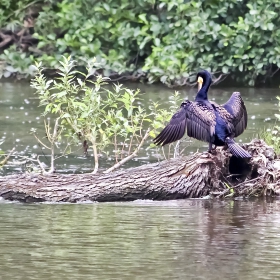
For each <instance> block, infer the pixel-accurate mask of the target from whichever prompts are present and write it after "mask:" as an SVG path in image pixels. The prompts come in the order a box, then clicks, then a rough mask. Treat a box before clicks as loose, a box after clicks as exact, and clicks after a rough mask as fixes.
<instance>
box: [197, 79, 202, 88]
mask: <svg viewBox="0 0 280 280" xmlns="http://www.w3.org/2000/svg"><path fill="white" fill-rule="evenodd" d="M197 83H198V91H200V89H201V88H202V84H203V79H202V78H201V77H198V79H197Z"/></svg>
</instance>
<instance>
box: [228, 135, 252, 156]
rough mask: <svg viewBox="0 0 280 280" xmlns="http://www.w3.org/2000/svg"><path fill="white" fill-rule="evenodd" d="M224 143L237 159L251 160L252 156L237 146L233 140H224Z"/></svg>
mask: <svg viewBox="0 0 280 280" xmlns="http://www.w3.org/2000/svg"><path fill="white" fill-rule="evenodd" d="M226 143H227V145H228V148H229V150H230V152H231V153H232V154H233V155H234V156H236V157H239V158H251V157H252V156H251V155H250V154H249V153H248V152H247V151H245V150H244V149H243V148H242V147H241V146H240V145H238V144H237V143H236V142H235V141H234V140H233V139H231V138H229V137H228V138H226Z"/></svg>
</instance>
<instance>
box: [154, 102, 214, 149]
mask: <svg viewBox="0 0 280 280" xmlns="http://www.w3.org/2000/svg"><path fill="white" fill-rule="evenodd" d="M215 125H216V117H215V113H214V110H213V109H212V108H211V107H209V106H207V105H205V104H204V103H202V102H191V101H188V100H187V101H184V102H183V103H182V104H181V107H180V109H179V110H178V111H177V112H176V113H175V114H174V115H173V116H172V118H171V120H170V122H169V123H168V124H167V126H166V127H165V128H164V129H163V130H162V131H161V133H160V134H159V135H158V136H157V137H156V138H155V139H154V143H155V144H156V145H162V146H163V145H166V144H169V143H172V142H175V141H177V140H179V139H181V138H182V137H183V136H184V134H185V131H186V129H187V135H188V136H189V137H193V138H196V139H198V140H201V141H205V142H210V141H211V138H212V137H213V135H214V133H215Z"/></svg>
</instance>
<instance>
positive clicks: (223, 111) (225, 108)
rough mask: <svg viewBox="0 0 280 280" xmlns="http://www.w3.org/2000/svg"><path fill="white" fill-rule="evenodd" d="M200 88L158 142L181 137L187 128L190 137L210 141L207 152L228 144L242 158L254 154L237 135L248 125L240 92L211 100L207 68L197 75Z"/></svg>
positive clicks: (170, 140)
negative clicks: (224, 100)
mask: <svg viewBox="0 0 280 280" xmlns="http://www.w3.org/2000/svg"><path fill="white" fill-rule="evenodd" d="M196 78H197V79H196V80H197V82H198V84H199V88H198V89H199V90H198V93H197V95H196V98H195V101H194V102H192V101H189V100H185V101H184V102H183V103H182V104H181V107H180V109H179V110H178V111H177V112H176V113H175V114H174V115H173V116H172V118H171V120H170V122H169V123H168V124H167V125H166V127H165V128H164V129H163V130H162V131H161V133H160V134H159V135H158V136H157V137H156V138H155V139H154V143H155V144H156V145H162V146H164V145H166V144H169V143H172V142H175V141H177V140H179V139H181V138H182V137H183V136H184V134H185V131H186V129H187V135H188V136H189V137H193V138H196V139H198V140H201V141H205V142H208V143H209V149H208V151H209V152H211V151H212V149H213V147H212V145H215V147H214V149H215V148H216V146H224V145H226V146H228V148H229V150H230V152H231V153H232V154H233V155H234V156H236V157H241V158H251V155H250V154H249V153H248V152H247V151H245V150H244V149H243V148H242V147H241V146H239V145H238V144H237V143H236V142H235V141H234V137H237V136H239V135H240V134H242V133H243V131H244V130H245V128H246V127H247V111H246V107H245V105H244V102H243V100H242V98H241V95H240V93H239V92H234V93H233V94H232V96H231V97H230V99H229V100H228V101H227V103H225V104H223V105H218V104H216V103H214V102H212V101H211V102H210V101H209V100H208V96H207V93H208V89H209V87H210V85H211V83H212V78H211V75H210V73H209V72H208V71H206V70H202V71H200V72H198V74H197V77H196Z"/></svg>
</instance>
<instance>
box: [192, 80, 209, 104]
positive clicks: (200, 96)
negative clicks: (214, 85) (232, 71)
mask: <svg viewBox="0 0 280 280" xmlns="http://www.w3.org/2000/svg"><path fill="white" fill-rule="evenodd" d="M210 85H211V82H210V81H206V82H205V83H204V84H203V85H202V87H201V89H200V90H199V92H198V93H197V95H196V98H195V100H196V101H198V100H208V89H209V87H210Z"/></svg>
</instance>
